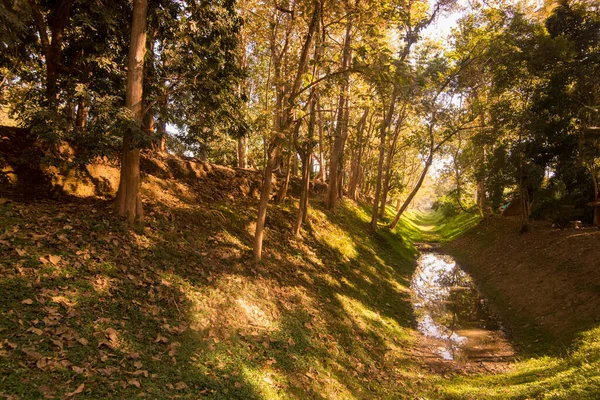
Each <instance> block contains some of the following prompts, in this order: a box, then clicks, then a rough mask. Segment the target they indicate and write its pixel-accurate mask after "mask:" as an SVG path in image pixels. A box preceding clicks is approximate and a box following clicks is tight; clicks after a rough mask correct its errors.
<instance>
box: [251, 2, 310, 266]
mask: <svg viewBox="0 0 600 400" xmlns="http://www.w3.org/2000/svg"><path fill="white" fill-rule="evenodd" d="M320 19H321V3H320V0H315V1H314V11H313V15H312V19H311V22H310V25H309V28H308V32H307V35H306V39H305V41H304V45H303V47H302V51H301V54H300V60H299V62H298V69H297V71H296V77H295V79H294V83H293V85H292V88H291V90H290V92H289V97H288V101H287V104H286V107H285V110H282V109H281V108H279V109H278V110H281V111H282V112H280V111H276V116H275V119H274V131H275V137H274V138H273V141H272V144H271V145H270V146H269V152H268V154H269V156H268V160H267V163H266V166H265V176H264V182H263V187H262V189H261V194H260V203H259V206H258V216H257V221H256V230H255V232H254V260H255V261H256V262H260V261H261V259H262V242H263V235H264V227H265V221H266V218H267V207H268V204H269V197H270V194H271V186H272V182H271V179H272V175H273V169H274V167H275V165H276V164H277V162H278V161H279V153H280V151H281V145H282V141H283V138H284V137H285V135H286V133H287V134H288V135H289V128H290V127H291V124H292V123H293V109H294V105H295V100H296V96H297V95H298V91H299V89H300V86H301V84H302V77H303V75H304V73H305V72H306V70H307V68H308V58H309V50H310V47H311V46H312V42H313V36H314V35H315V32H316V31H317V30H318V26H319V21H320ZM275 61H277V60H276V57H275V60H274V63H275V64H278V63H279V62H275ZM275 72H276V74H279V75H280V74H281V70H280V68H279V67H277V66H276V67H275ZM275 81H276V82H277V84H278V85H281V83H280V79H279V76H277V77H276V79H275ZM283 94H284V90H283V89H281V88H280V89H279V90H278V95H277V97H278V103H280V104H281V107H283ZM278 114H279V116H278Z"/></svg>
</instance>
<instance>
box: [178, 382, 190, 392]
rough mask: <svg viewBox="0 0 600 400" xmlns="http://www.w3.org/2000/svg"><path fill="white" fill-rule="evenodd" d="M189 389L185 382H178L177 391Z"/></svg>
mask: <svg viewBox="0 0 600 400" xmlns="http://www.w3.org/2000/svg"><path fill="white" fill-rule="evenodd" d="M188 387H189V386H188V385H187V384H186V383H185V382H177V383H176V384H175V389H177V390H183V389H187V388H188Z"/></svg>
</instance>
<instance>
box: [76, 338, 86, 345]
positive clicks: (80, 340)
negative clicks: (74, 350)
mask: <svg viewBox="0 0 600 400" xmlns="http://www.w3.org/2000/svg"><path fill="white" fill-rule="evenodd" d="M77 341H78V342H79V343H80V344H82V345H84V346H87V345H88V343H89V342H88V340H87V339H86V338H79V339H77Z"/></svg>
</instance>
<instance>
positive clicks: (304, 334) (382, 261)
mask: <svg viewBox="0 0 600 400" xmlns="http://www.w3.org/2000/svg"><path fill="white" fill-rule="evenodd" d="M162 189H164V187H163V188H162ZM179 189H181V188H179ZM181 190H183V189H181ZM147 196H148V197H149V198H152V196H151V193H147ZM181 199H184V200H174V199H173V198H171V199H170V200H169V199H168V198H167V197H164V198H163V199H162V200H163V201H165V202H167V200H169V201H170V203H168V204H166V205H162V204H156V203H152V202H151V201H148V202H147V207H146V208H147V214H148V218H147V221H146V224H145V225H144V227H143V228H137V229H134V230H129V229H128V228H127V227H126V226H125V225H124V224H123V223H122V222H121V221H120V220H118V219H117V218H115V217H114V216H113V215H112V214H111V211H110V205H109V204H107V203H103V202H96V203H81V204H60V203H52V202H47V203H44V202H41V203H33V204H23V203H7V204H4V205H0V251H1V254H2V257H1V258H0V291H1V292H2V296H1V297H0V310H1V311H0V371H2V373H1V374H0V397H1V395H16V396H18V398H23V399H28V398H41V397H42V396H45V397H47V398H63V397H65V396H67V395H69V394H73V395H74V396H79V397H82V398H98V399H101V398H102V399H103V398H133V397H136V396H146V397H148V398H153V399H162V398H178V397H183V398H198V397H201V396H202V395H204V396H207V397H210V398H224V399H225V398H227V399H230V398H269V399H272V398H289V397H293V398H321V397H327V398H378V399H379V398H415V397H416V396H417V393H422V392H423V391H424V390H427V389H428V388H429V389H430V390H432V391H435V390H436V389H435V387H434V386H435V385H436V383H437V382H438V381H439V379H438V378H437V377H436V376H429V375H428V374H427V372H426V371H425V370H423V368H422V366H421V364H420V362H419V360H418V359H415V358H414V357H413V356H411V352H410V349H411V347H413V344H414V342H415V340H416V335H415V332H414V330H413V329H412V327H411V324H412V313H411V307H410V301H409V297H410V295H409V290H408V284H409V279H410V276H411V274H412V271H413V268H414V266H413V262H412V259H413V257H414V256H415V254H416V251H415V249H414V247H413V246H412V244H411V243H410V242H409V241H406V242H403V241H402V240H401V238H400V236H399V235H397V234H392V233H389V232H388V233H382V234H378V235H370V234H366V232H367V228H366V227H367V226H368V219H369V217H368V215H367V213H366V212H365V210H363V209H362V208H359V207H357V206H355V205H353V204H352V203H349V202H346V203H344V204H343V205H342V206H341V207H340V209H339V211H338V212H337V214H336V215H332V214H328V213H325V212H324V211H323V210H322V209H321V208H320V205H319V204H320V203H319V202H315V203H314V204H313V208H312V210H311V227H312V228H311V230H309V231H308V232H305V233H304V234H303V237H302V238H301V239H300V240H296V239H294V238H292V237H290V236H289V234H288V232H289V230H290V221H292V220H293V213H294V210H295V208H294V205H293V204H292V203H290V204H287V205H284V206H282V207H274V208H273V209H272V211H271V212H270V214H269V219H268V226H269V229H268V231H267V236H266V237H267V240H266V243H265V248H266V249H267V251H266V260H265V262H264V263H263V264H261V265H254V264H253V263H251V262H249V260H250V259H251V248H250V244H251V243H252V242H251V240H252V236H251V233H252V229H253V220H254V217H255V209H254V202H251V201H247V200H244V199H236V200H233V199H228V200H222V201H215V202H213V203H210V204H199V203H198V202H196V201H195V200H194V199H193V196H192V195H190V196H189V199H188V196H182V197H181ZM185 199H188V200H185ZM75 392H77V393H75Z"/></svg>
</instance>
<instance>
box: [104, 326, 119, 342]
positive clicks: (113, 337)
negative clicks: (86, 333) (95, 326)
mask: <svg viewBox="0 0 600 400" xmlns="http://www.w3.org/2000/svg"><path fill="white" fill-rule="evenodd" d="M104 332H105V333H106V336H107V337H108V338H109V339H110V341H111V343H113V344H115V343H117V342H118V341H119V332H117V331H116V330H115V329H114V328H106V331H104Z"/></svg>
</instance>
